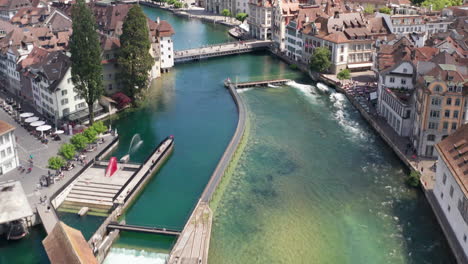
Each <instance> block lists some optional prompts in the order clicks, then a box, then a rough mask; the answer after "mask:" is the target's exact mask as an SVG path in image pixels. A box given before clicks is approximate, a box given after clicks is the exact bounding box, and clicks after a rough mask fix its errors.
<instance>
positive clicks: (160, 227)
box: [107, 222, 182, 233]
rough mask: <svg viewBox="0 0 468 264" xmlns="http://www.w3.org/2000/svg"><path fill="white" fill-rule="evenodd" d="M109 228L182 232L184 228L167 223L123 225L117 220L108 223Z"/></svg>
mask: <svg viewBox="0 0 468 264" xmlns="http://www.w3.org/2000/svg"><path fill="white" fill-rule="evenodd" d="M107 226H108V228H116V229H119V228H126V227H128V228H141V229H148V230H162V231H168V232H178V233H180V232H181V231H182V230H181V228H180V227H175V226H166V225H164V226H163V225H158V226H146V225H127V224H125V225H122V224H119V223H117V222H110V223H109V224H108V225H107Z"/></svg>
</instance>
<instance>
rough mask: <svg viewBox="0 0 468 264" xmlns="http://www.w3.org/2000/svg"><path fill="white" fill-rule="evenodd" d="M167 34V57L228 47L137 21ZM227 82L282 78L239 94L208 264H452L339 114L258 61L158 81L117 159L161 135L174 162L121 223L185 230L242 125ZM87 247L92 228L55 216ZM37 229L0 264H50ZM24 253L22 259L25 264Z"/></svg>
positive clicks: (332, 99)
mask: <svg viewBox="0 0 468 264" xmlns="http://www.w3.org/2000/svg"><path fill="white" fill-rule="evenodd" d="M144 10H145V12H146V14H147V15H148V16H149V17H150V18H153V19H156V17H158V16H159V17H160V18H161V19H165V20H168V21H169V22H170V23H171V24H172V25H173V27H174V29H175V31H176V35H175V36H174V45H175V49H176V50H180V49H185V48H190V47H196V46H200V45H205V44H212V43H218V42H225V41H229V40H230V38H229V37H228V35H227V34H226V28H224V27H221V26H219V25H213V24H207V23H202V22H200V21H197V20H188V19H183V18H179V17H174V16H172V15H171V14H170V13H167V12H164V11H162V10H158V9H152V8H146V7H145V8H144ZM226 77H231V78H232V79H234V78H236V77H237V79H238V80H239V81H247V80H261V79H272V78H289V79H293V80H294V82H291V83H289V84H288V85H287V86H284V87H271V88H266V89H257V90H243V91H241V97H242V98H243V100H244V101H245V103H246V104H247V106H248V109H249V116H250V122H251V131H250V137H249V139H248V145H247V147H246V150H245V152H244V154H243V155H242V157H241V160H240V162H239V165H238V168H237V170H236V172H235V173H234V174H233V176H232V177H231V180H230V182H229V183H228V185H227V187H226V189H225V190H224V194H223V196H222V200H221V202H220V205H219V207H218V209H217V210H216V211H215V217H214V224H213V230H212V238H211V244H210V263H214V264H217V263H454V260H453V257H452V255H451V253H450V250H449V248H448V246H447V243H446V242H445V239H444V237H443V234H442V233H441V231H440V228H439V227H438V225H437V222H436V220H435V218H434V216H433V214H432V212H431V209H430V207H429V206H428V204H427V202H426V201H425V199H424V197H423V194H422V193H421V192H420V191H418V190H414V189H410V188H407V187H406V186H405V184H404V177H405V175H406V173H407V171H406V170H405V168H404V166H403V165H402V164H401V163H400V162H399V160H398V159H397V157H396V156H395V155H394V154H393V153H392V152H391V151H390V149H389V148H388V147H387V146H386V145H385V144H384V143H383V142H382V141H381V140H380V139H379V138H378V137H377V136H376V134H375V133H374V132H373V131H372V130H371V129H370V128H369V127H368V125H367V124H366V123H365V122H364V121H363V120H362V118H361V117H360V116H359V114H358V113H357V112H356V110H354V109H353V108H352V107H351V106H350V104H349V103H348V101H347V100H346V99H345V98H344V97H343V95H341V94H337V93H335V92H333V91H332V90H330V89H328V88H327V87H325V86H323V85H320V84H319V85H314V84H312V82H311V81H310V80H309V79H308V78H307V77H306V76H303V75H302V74H301V73H299V72H296V71H293V70H290V69H289V68H288V67H287V65H286V64H284V63H282V62H281V61H279V60H278V59H276V58H273V57H272V56H270V55H268V54H265V53H254V54H248V55H241V56H232V57H224V58H217V59H211V60H206V61H201V62H196V63H190V64H183V65H178V66H176V67H175V68H174V69H172V71H171V72H170V73H168V74H164V75H163V77H162V78H160V79H158V80H157V81H155V82H154V83H153V84H152V86H151V88H150V92H149V96H148V97H147V103H146V104H145V105H144V106H142V107H141V108H139V109H137V110H133V111H128V112H125V113H122V114H120V115H119V116H118V118H116V119H113V120H112V121H111V124H112V127H116V128H117V129H118V132H119V134H120V136H121V141H120V144H119V148H118V149H117V150H116V152H115V153H113V155H115V156H117V157H118V158H120V157H121V156H123V155H124V154H126V153H127V151H128V148H129V145H130V141H131V139H132V137H133V136H134V135H135V134H139V135H140V137H141V139H142V140H143V143H142V144H141V145H140V146H139V147H138V148H135V149H133V150H132V151H131V160H132V161H135V162H138V161H142V160H143V159H144V158H145V157H146V156H147V155H148V154H149V153H150V152H151V150H152V149H153V148H154V147H155V146H156V145H157V144H158V143H159V142H160V141H161V140H162V139H163V138H164V137H166V136H168V135H174V136H175V139H176V145H175V151H174V153H173V155H172V156H171V157H170V159H169V160H168V162H167V163H166V164H165V166H164V167H163V168H162V170H161V171H160V172H158V173H157V174H156V175H155V176H154V178H153V179H152V180H151V182H150V183H149V184H148V185H147V187H146V188H145V190H144V191H143V192H142V194H141V196H140V197H139V198H138V199H137V201H136V202H135V204H134V205H133V206H132V207H131V208H130V210H129V211H128V212H127V213H126V214H125V218H126V221H127V223H130V224H140V225H159V226H167V227H176V228H180V227H182V226H183V225H184V223H185V221H186V219H187V217H188V216H189V214H190V212H191V210H192V208H193V206H194V205H195V203H196V201H197V199H198V197H199V195H200V194H201V192H202V191H203V188H204V187H205V185H206V183H207V182H208V179H209V177H210V176H211V173H212V172H213V170H214V168H215V166H216V164H217V162H218V160H219V158H220V157H221V155H222V153H223V151H224V149H225V147H226V146H227V144H228V142H229V140H230V139H231V137H232V135H233V133H234V130H235V126H236V123H237V113H236V108H235V105H234V103H233V102H232V99H231V97H230V95H229V93H228V92H227V91H226V90H225V89H224V88H223V84H222V81H223V80H224V79H225V78H226ZM62 217H63V219H64V220H65V222H67V223H68V224H70V225H72V226H75V227H78V228H80V229H82V231H83V233H84V234H85V236H86V237H89V236H90V235H91V234H92V232H93V231H94V229H95V228H96V227H97V225H99V222H100V220H101V219H99V218H93V217H87V218H84V219H80V218H77V217H75V216H72V215H66V214H65V215H62ZM44 236H45V234H44V232H43V231H42V230H41V228H37V229H35V230H34V231H33V232H32V233H31V236H30V237H29V239H26V240H22V241H19V242H18V243H14V244H2V243H0V263H2V264H3V263H47V257H46V255H45V253H44V250H43V249H42V246H41V244H40V241H41V239H43V238H44ZM174 242H175V241H174V239H171V238H167V237H159V236H153V235H141V234H133V233H125V232H124V233H123V234H122V235H121V236H120V238H119V239H118V240H117V241H116V243H115V244H114V245H113V247H112V249H111V252H110V253H109V255H108V257H107V259H106V261H105V263H164V261H165V259H166V257H167V254H168V252H169V250H170V248H171V246H172V245H173V243H174ZM25 252H28V254H25Z"/></svg>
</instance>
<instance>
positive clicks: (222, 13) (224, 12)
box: [221, 9, 231, 17]
mask: <svg viewBox="0 0 468 264" xmlns="http://www.w3.org/2000/svg"><path fill="white" fill-rule="evenodd" d="M221 15H223V16H225V17H228V16H231V11H229V9H223V11H221Z"/></svg>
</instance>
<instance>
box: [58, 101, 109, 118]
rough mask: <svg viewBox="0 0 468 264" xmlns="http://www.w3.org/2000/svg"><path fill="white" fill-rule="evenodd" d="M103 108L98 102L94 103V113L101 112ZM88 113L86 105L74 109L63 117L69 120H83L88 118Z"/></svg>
mask: <svg viewBox="0 0 468 264" xmlns="http://www.w3.org/2000/svg"><path fill="white" fill-rule="evenodd" d="M103 110H104V108H103V107H102V106H101V105H100V104H94V115H95V116H97V114H99V113H101V112H102V111H103ZM88 114H89V110H88V107H86V108H83V109H82V110H79V111H76V112H74V113H71V114H69V115H68V116H66V117H65V119H67V120H69V121H80V122H82V121H85V120H86V119H88Z"/></svg>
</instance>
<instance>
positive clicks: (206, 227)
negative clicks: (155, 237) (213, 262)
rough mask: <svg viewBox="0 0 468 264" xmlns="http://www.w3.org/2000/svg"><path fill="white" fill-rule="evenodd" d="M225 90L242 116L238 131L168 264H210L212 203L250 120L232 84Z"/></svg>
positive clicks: (243, 137)
mask: <svg viewBox="0 0 468 264" xmlns="http://www.w3.org/2000/svg"><path fill="white" fill-rule="evenodd" d="M226 88H227V89H228V90H229V93H230V94H231V96H232V98H233V100H234V103H235V104H236V106H237V112H238V114H239V119H238V121H237V128H236V131H235V132H234V136H233V137H232V139H231V141H230V142H229V145H228V147H227V148H226V150H225V151H224V154H223V156H222V157H221V160H220V161H219V163H218V165H217V166H216V169H215V170H214V172H213V174H212V175H211V178H210V180H209V181H208V184H207V185H206V187H205V190H204V191H203V193H202V195H201V197H200V199H199V201H198V203H197V205H196V207H195V209H194V210H193V212H192V214H191V216H190V218H189V220H188V221H187V224H186V225H185V227H184V229H183V230H182V233H181V235H180V236H179V239H178V240H177V241H176V244H175V246H174V247H173V249H172V251H171V253H170V256H169V260H168V263H169V264H179V263H180V264H182V263H198V264H207V263H208V252H209V246H210V237H211V226H212V222H213V212H212V210H211V208H210V202H211V201H212V199H213V195H214V194H215V193H216V189H217V187H218V186H219V184H220V182H221V180H222V178H223V176H224V175H225V173H226V172H227V170H229V169H230V165H231V162H233V161H234V160H235V155H236V154H238V153H240V152H241V151H242V150H241V148H239V145H242V144H241V142H242V141H245V140H246V133H245V131H246V123H247V118H248V117H247V113H246V108H245V105H244V103H243V102H242V100H241V98H240V96H239V94H238V93H237V91H236V87H235V86H234V84H229V85H228V86H227V87H226ZM233 163H234V164H232V167H235V161H234V162H233Z"/></svg>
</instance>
